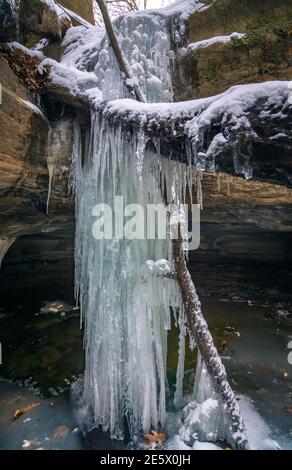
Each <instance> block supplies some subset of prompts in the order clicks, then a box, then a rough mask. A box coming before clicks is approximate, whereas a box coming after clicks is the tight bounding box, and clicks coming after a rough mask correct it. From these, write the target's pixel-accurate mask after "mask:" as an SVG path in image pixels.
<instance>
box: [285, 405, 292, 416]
mask: <svg viewBox="0 0 292 470" xmlns="http://www.w3.org/2000/svg"><path fill="white" fill-rule="evenodd" d="M283 411H284V413H286V414H287V415H291V414H292V406H284V408H283Z"/></svg>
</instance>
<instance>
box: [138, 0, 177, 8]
mask: <svg viewBox="0 0 292 470" xmlns="http://www.w3.org/2000/svg"><path fill="white" fill-rule="evenodd" d="M173 1H174V0H148V8H161V7H162V6H166V5H169V4H170V3H172V2H173ZM140 3H141V5H143V0H140Z"/></svg>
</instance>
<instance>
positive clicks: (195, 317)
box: [173, 229, 248, 450]
mask: <svg viewBox="0 0 292 470" xmlns="http://www.w3.org/2000/svg"><path fill="white" fill-rule="evenodd" d="M173 248H174V260H175V267H176V275H177V280H178V283H179V286H180V289H181V293H182V297H183V303H184V306H185V311H186V319H187V325H188V328H189V330H190V332H191V334H192V335H193V337H194V339H195V341H196V346H197V348H198V350H199V352H200V354H201V357H202V359H203V360H204V362H205V364H206V367H207V370H208V373H209V375H210V378H211V382H212V385H213V387H214V390H215V392H216V393H217V394H218V396H219V397H220V398H221V400H222V404H223V407H224V410H225V413H226V416H227V418H228V422H229V423H230V426H231V429H232V435H233V442H231V443H230V444H232V445H233V447H234V448H235V449H241V450H244V449H247V448H248V442H247V437H246V430H245V424H244V421H243V419H242V417H241V413H240V408H239V405H238V403H237V401H236V398H235V396H234V393H233V391H232V389H231V387H230V385H229V382H228V380H227V375H226V371H225V367H224V365H223V363H222V361H221V358H220V356H219V354H218V351H217V349H216V347H215V345H214V341H213V338H212V335H211V333H210V331H209V328H208V325H207V322H206V321H205V319H204V317H203V314H202V309H201V303H200V301H199V298H198V295H197V292H196V289H195V286H194V284H193V281H192V278H191V275H190V273H189V270H188V267H187V263H186V258H185V252H184V244H183V240H182V237H181V234H180V229H179V237H178V240H174V241H173Z"/></svg>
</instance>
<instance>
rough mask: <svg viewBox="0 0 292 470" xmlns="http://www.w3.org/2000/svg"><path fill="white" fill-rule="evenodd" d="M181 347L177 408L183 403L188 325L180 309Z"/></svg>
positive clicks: (177, 372) (177, 373)
mask: <svg viewBox="0 0 292 470" xmlns="http://www.w3.org/2000/svg"><path fill="white" fill-rule="evenodd" d="M178 322H179V328H180V333H179V348H178V364H177V371H176V389H175V394H174V404H175V406H176V407H177V408H180V407H181V406H182V405H183V380H184V372H185V354H186V340H185V338H186V327H185V316H184V311H183V310H181V311H180V315H179V321H178Z"/></svg>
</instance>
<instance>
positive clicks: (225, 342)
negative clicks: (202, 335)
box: [219, 340, 228, 350]
mask: <svg viewBox="0 0 292 470" xmlns="http://www.w3.org/2000/svg"><path fill="white" fill-rule="evenodd" d="M219 346H220V348H222V349H224V350H225V349H227V348H228V342H227V341H226V340H223V341H221V342H220V343H219Z"/></svg>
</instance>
